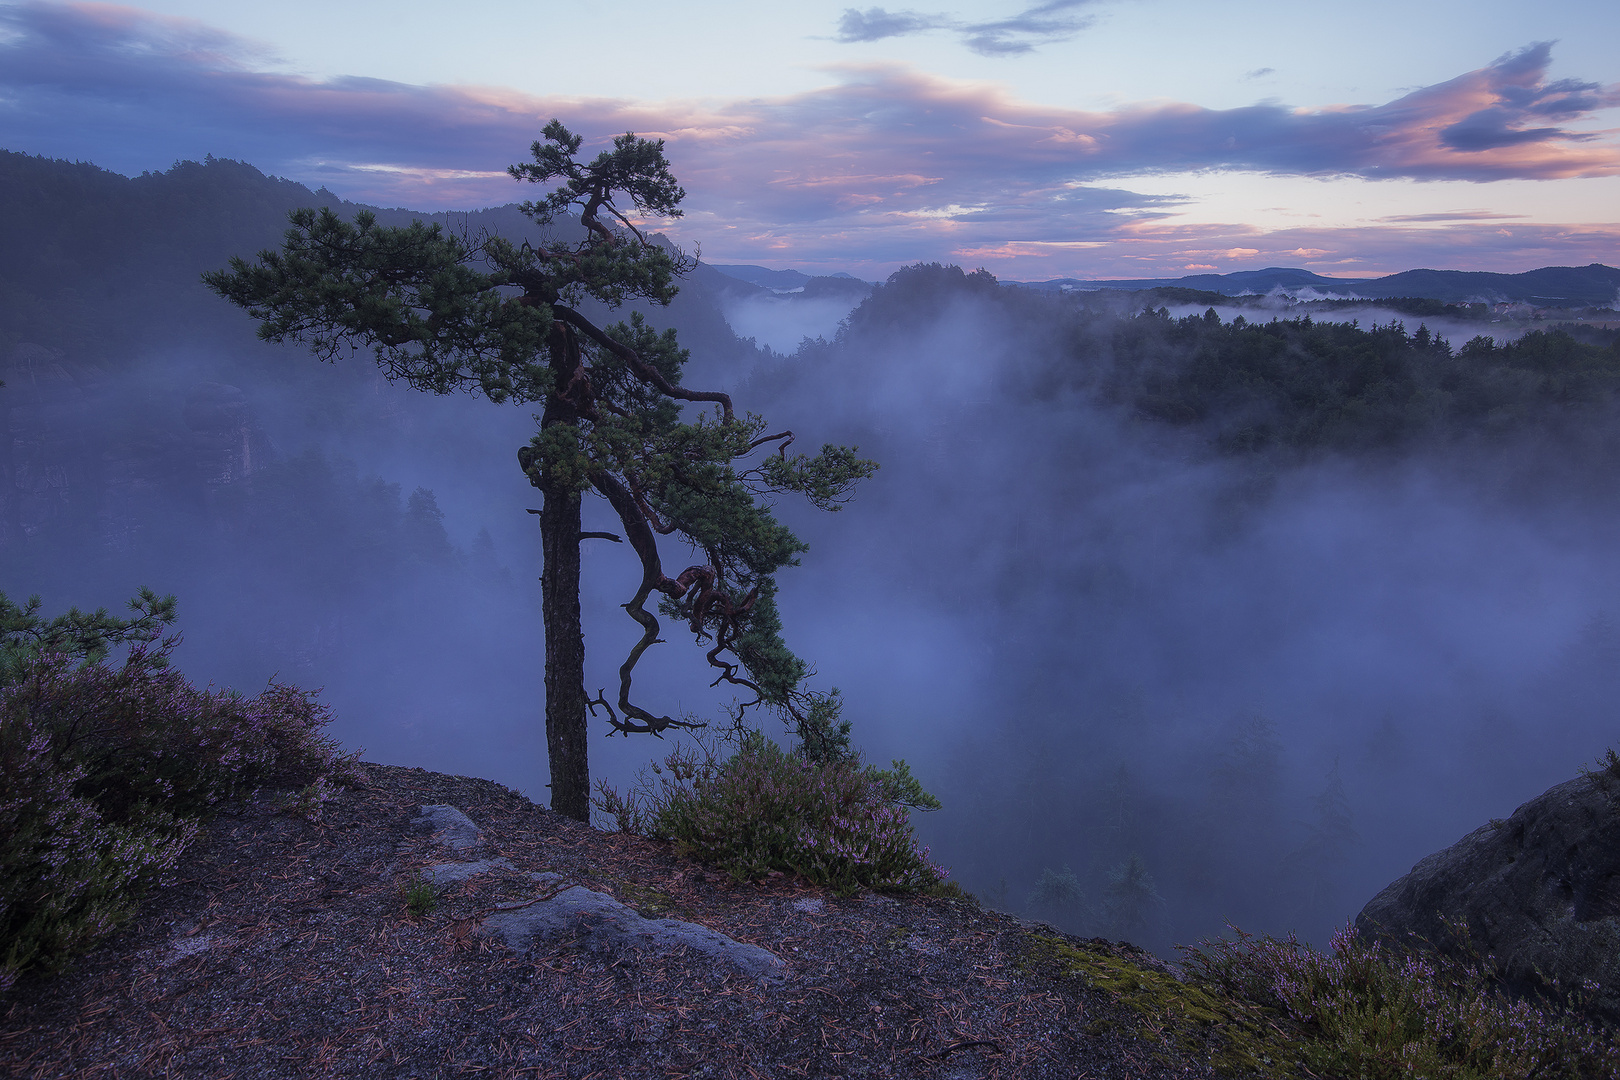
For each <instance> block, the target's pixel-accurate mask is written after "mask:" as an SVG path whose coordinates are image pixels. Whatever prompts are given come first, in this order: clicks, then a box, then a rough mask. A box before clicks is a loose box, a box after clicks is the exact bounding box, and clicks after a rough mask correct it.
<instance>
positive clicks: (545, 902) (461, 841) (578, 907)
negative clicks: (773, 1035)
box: [411, 803, 821, 981]
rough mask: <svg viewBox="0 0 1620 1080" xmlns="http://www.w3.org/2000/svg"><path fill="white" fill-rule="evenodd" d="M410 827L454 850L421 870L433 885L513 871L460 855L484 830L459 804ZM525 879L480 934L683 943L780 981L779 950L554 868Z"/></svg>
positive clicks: (475, 845)
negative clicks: (638, 905)
mask: <svg viewBox="0 0 1620 1080" xmlns="http://www.w3.org/2000/svg"><path fill="white" fill-rule="evenodd" d="M411 825H412V827H413V828H416V829H418V830H421V831H423V832H430V833H432V834H433V840H434V842H435V843H437V844H438V845H439V846H441V847H443V848H446V849H448V850H449V851H451V852H452V853H454V854H455V855H457V856H460V858H458V859H457V860H455V861H453V862H442V863H435V864H434V865H432V866H429V867H427V868H426V869H424V870H423V871H422V876H423V877H424V878H426V879H427V880H428V881H431V882H432V883H433V884H435V885H439V886H444V885H450V884H453V883H455V882H459V881H465V880H467V879H468V878H470V877H476V876H477V875H479V874H486V873H490V872H492V871H495V870H513V869H515V867H514V866H513V865H512V863H511V862H510V861H509V860H507V859H505V858H483V859H469V858H467V856H473V855H478V854H480V853H481V852H482V851H483V849H484V847H485V843H484V834H483V831H482V830H481V829H479V828H478V825H477V824H476V823H475V822H474V821H473V820H472V818H470V817H468V816H467V815H466V814H465V813H464V812H463V811H462V810H461V809H459V808H458V807H455V806H451V805H449V804H446V803H431V804H427V805H424V806H423V807H422V808H421V810H420V811H419V812H418V813H417V815H416V817H414V818H412V819H411ZM529 878H530V879H531V880H532V881H533V882H534V883H535V888H536V896H535V898H534V899H533V900H526V901H520V902H517V903H508V904H502V905H500V906H499V907H498V908H497V909H496V910H495V911H494V912H493V913H490V914H488V915H487V917H485V918H483V919H482V921H481V922H480V923H479V925H478V929H477V933H478V934H479V935H480V936H482V937H498V938H500V939H501V940H502V941H504V942H505V943H506V944H507V946H508V947H510V948H512V949H515V950H517V951H519V952H526V951H528V950H529V949H530V948H531V947H533V945H534V944H535V943H536V942H540V941H551V940H555V939H558V938H563V939H567V940H572V941H577V942H579V943H580V944H582V945H584V946H586V947H588V948H592V949H597V950H600V951H603V952H607V953H619V952H623V951H625V950H643V949H645V950H651V951H656V952H673V951H675V950H679V949H689V950H691V951H692V952H695V953H697V954H699V955H701V956H706V957H708V958H709V959H710V960H713V961H715V962H716V963H719V964H724V965H727V966H729V967H732V968H735V969H736V970H738V971H740V972H742V973H743V974H744V975H747V976H749V977H750V978H754V979H761V980H765V981H774V980H777V979H780V978H781V977H782V976H783V973H784V972H785V970H786V968H787V965H786V964H784V963H783V962H782V960H781V959H780V958H779V957H778V956H776V955H775V954H774V953H772V952H770V951H768V950H766V949H762V948H760V947H759V946H758V945H749V944H746V943H744V942H741V941H736V940H734V939H733V938H729V937H727V936H726V935H724V934H722V933H720V932H718V931H716V930H711V929H709V928H708V927H706V926H700V925H698V924H697V923H690V922H684V921H682V920H680V919H648V918H644V917H642V916H641V915H640V914H639V913H638V912H636V911H634V910H632V909H631V908H629V907H627V906H625V905H624V904H621V903H620V902H619V901H617V900H615V899H614V898H613V897H611V896H609V895H607V894H606V893H601V892H597V891H595V890H593V889H587V888H585V887H584V886H583V885H576V884H574V883H573V882H571V881H568V880H567V879H566V878H564V877H563V876H562V875H561V874H556V873H551V872H541V873H531V874H529ZM820 903H821V901H819V900H817V901H816V904H817V905H819V904H820ZM817 910H819V907H818V908H817Z"/></svg>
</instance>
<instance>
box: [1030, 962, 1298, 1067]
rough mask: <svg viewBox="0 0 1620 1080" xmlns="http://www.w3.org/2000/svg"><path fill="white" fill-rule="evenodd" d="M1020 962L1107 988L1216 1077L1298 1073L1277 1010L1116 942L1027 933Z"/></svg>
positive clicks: (1143, 1023)
mask: <svg viewBox="0 0 1620 1080" xmlns="http://www.w3.org/2000/svg"><path fill="white" fill-rule="evenodd" d="M1145 959H1146V957H1145V955H1144V960H1145ZM1021 965H1022V966H1023V968H1024V969H1025V971H1026V972H1028V973H1029V974H1039V975H1044V976H1048V977H1053V976H1055V977H1058V978H1061V979H1066V980H1074V981H1077V982H1079V983H1080V984H1081V986H1082V987H1083V988H1084V989H1086V990H1091V991H1093V992H1097V993H1101V994H1104V995H1106V996H1107V997H1108V999H1109V1000H1110V1001H1111V1002H1113V1003H1114V1004H1115V1005H1117V1006H1119V1007H1120V1008H1121V1009H1122V1010H1125V1015H1128V1016H1129V1018H1130V1023H1131V1026H1132V1027H1133V1028H1134V1029H1136V1030H1137V1031H1139V1032H1142V1033H1152V1034H1153V1035H1156V1036H1157V1037H1158V1038H1159V1039H1160V1041H1161V1042H1162V1043H1163V1044H1164V1045H1165V1046H1166V1047H1167V1048H1169V1049H1173V1050H1174V1051H1176V1052H1178V1053H1180V1054H1182V1055H1186V1056H1189V1057H1193V1058H1195V1059H1197V1060H1202V1061H1207V1062H1209V1063H1210V1064H1211V1065H1213V1066H1214V1067H1215V1069H1216V1070H1217V1071H1218V1072H1220V1073H1221V1074H1222V1075H1223V1076H1233V1077H1268V1078H1269V1077H1277V1078H1282V1077H1293V1076H1299V1075H1301V1072H1300V1070H1299V1067H1298V1066H1299V1063H1300V1059H1301V1053H1300V1051H1301V1043H1300V1041H1299V1039H1298V1037H1297V1036H1296V1035H1294V1034H1292V1033H1290V1032H1289V1031H1288V1030H1287V1029H1286V1026H1285V1022H1283V1021H1281V1020H1280V1018H1279V1017H1277V1016H1275V1015H1273V1014H1271V1013H1270V1012H1269V1011H1268V1010H1265V1009H1262V1008H1260V1007H1258V1006H1255V1005H1251V1004H1248V1003H1246V1002H1242V1001H1237V1000H1234V999H1233V998H1230V997H1227V996H1225V995H1223V994H1221V993H1219V992H1218V991H1211V990H1210V989H1208V988H1205V987H1201V986H1196V985H1193V984H1190V983H1185V982H1182V981H1181V980H1180V979H1177V978H1176V977H1175V976H1174V975H1171V974H1170V973H1169V972H1166V971H1161V970H1158V969H1156V968H1154V967H1151V966H1148V965H1147V964H1146V963H1139V962H1136V961H1134V960H1132V959H1131V957H1130V956H1129V955H1128V954H1127V953H1126V952H1125V951H1124V950H1121V949H1120V948H1119V947H1118V946H1114V945H1110V944H1109V943H1106V942H1100V941H1099V942H1094V943H1088V944H1077V943H1075V942H1073V941H1070V940H1067V939H1065V938H1062V937H1058V936H1057V935H1053V934H1032V935H1030V936H1029V938H1028V942H1027V947H1026V950H1025V952H1024V955H1023V958H1022V961H1021ZM1119 1023H1120V1019H1118V1018H1115V1017H1110V1016H1107V1015H1101V1016H1097V1017H1094V1018H1093V1020H1092V1028H1093V1030H1094V1031H1097V1030H1107V1029H1110V1028H1112V1027H1115V1026H1118V1024H1119Z"/></svg>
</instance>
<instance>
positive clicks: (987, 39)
mask: <svg viewBox="0 0 1620 1080" xmlns="http://www.w3.org/2000/svg"><path fill="white" fill-rule="evenodd" d="M1090 3H1091V0H1049V2H1048V3H1045V4H1036V5H1035V6H1034V7H1029V8H1025V9H1024V10H1023V11H1020V12H1018V13H1017V14H1016V15H1012V16H1009V17H1008V18H1005V19H992V20H989V21H985V22H972V21H968V20H963V19H958V18H956V17H955V16H952V15H946V14H924V13H922V12H916V11H889V10H887V9H885V8H880V7H873V8H867V9H866V10H865V11H861V10H860V9H858V8H845V9H844V13H843V15H841V16H840V17H839V19H838V34H837V37H836V40H838V41H843V42H850V43H853V42H862V41H882V40H883V39H884V38H892V37H905V36H907V35H910V34H922V33H926V32H928V31H930V30H948V31H951V32H952V33H955V34H956V35H958V36H959V37H960V38H961V41H962V44H964V45H966V46H967V47H968V48H969V49H972V50H973V51H974V52H976V53H979V54H980V55H981V56H1016V55H1018V54H1020V53H1027V52H1033V51H1034V50H1035V48H1036V47H1037V46H1039V45H1045V44H1048V43H1050V42H1054V41H1063V40H1066V39H1068V38H1071V37H1073V36H1074V35H1075V34H1077V33H1079V32H1080V31H1081V30H1083V29H1085V28H1086V27H1087V26H1088V25H1090V23H1091V21H1092V20H1091V18H1090V17H1089V16H1086V15H1082V14H1080V13H1079V11H1078V9H1080V8H1082V7H1085V6H1087V5H1088V4H1090Z"/></svg>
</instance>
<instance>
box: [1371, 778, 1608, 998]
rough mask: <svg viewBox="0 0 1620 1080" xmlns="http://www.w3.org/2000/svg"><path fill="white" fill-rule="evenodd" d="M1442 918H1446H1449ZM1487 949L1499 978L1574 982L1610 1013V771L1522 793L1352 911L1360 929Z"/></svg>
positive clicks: (1444, 947) (1535, 986) (1517, 982)
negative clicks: (1501, 814)
mask: <svg viewBox="0 0 1620 1080" xmlns="http://www.w3.org/2000/svg"><path fill="white" fill-rule="evenodd" d="M1448 922H1449V923H1450V925H1448ZM1452 926H1456V927H1459V928H1460V927H1466V929H1467V937H1468V938H1469V939H1471V944H1472V948H1473V949H1474V950H1477V952H1478V953H1480V954H1483V955H1485V956H1488V957H1490V958H1492V960H1493V962H1494V965H1495V967H1496V969H1497V972H1498V974H1499V975H1500V976H1501V978H1502V980H1503V982H1504V984H1505V985H1506V986H1507V987H1508V988H1509V989H1510V990H1513V991H1516V992H1520V993H1534V992H1537V991H1539V990H1541V989H1543V988H1545V987H1546V984H1547V983H1548V982H1549V981H1550V982H1551V983H1552V984H1553V987H1554V988H1556V989H1561V990H1562V991H1572V990H1584V993H1586V994H1589V995H1590V999H1589V1006H1588V1008H1589V1011H1590V1012H1591V1013H1592V1014H1593V1015H1594V1016H1596V1017H1598V1018H1601V1019H1603V1020H1606V1021H1607V1022H1609V1023H1620V775H1617V770H1615V769H1605V770H1602V771H1599V772H1594V773H1591V774H1589V775H1586V776H1582V777H1580V778H1579V779H1576V780H1571V781H1569V782H1568V783H1564V784H1559V785H1558V786H1557V787H1555V788H1552V789H1551V790H1549V791H1547V792H1545V793H1543V794H1542V795H1540V796H1538V797H1537V798H1534V799H1531V800H1530V801H1529V802H1527V803H1525V804H1524V805H1523V806H1521V807H1519V808H1518V809H1517V810H1515V811H1514V812H1513V816H1512V817H1509V818H1507V819H1506V820H1496V821H1492V822H1491V823H1490V824H1488V825H1485V826H1482V827H1481V828H1478V829H1475V830H1474V831H1473V832H1471V833H1469V834H1468V835H1467V836H1465V837H1463V838H1462V839H1461V840H1459V841H1458V842H1457V843H1455V844H1453V845H1452V846H1451V847H1449V848H1446V849H1445V850H1444V851H1440V852H1437V853H1435V854H1433V855H1430V856H1429V857H1428V858H1426V859H1424V860H1423V861H1422V862H1420V863H1418V864H1417V865H1416V866H1414V867H1413V868H1412V872H1411V873H1409V874H1407V875H1406V876H1405V877H1403V878H1401V879H1400V880H1398V881H1396V882H1394V883H1393V884H1391V885H1390V886H1389V887H1388V888H1386V889H1384V891H1383V892H1381V893H1379V894H1378V895H1377V896H1376V897H1374V898H1373V900H1372V902H1371V903H1369V904H1368V905H1367V906H1366V907H1365V908H1363V909H1362V912H1361V914H1360V915H1359V916H1357V918H1356V930H1357V931H1358V932H1359V933H1361V934H1363V935H1367V936H1374V937H1378V938H1382V939H1384V940H1386V941H1389V942H1392V943H1395V944H1398V945H1402V946H1410V947H1417V948H1432V949H1437V950H1439V951H1440V952H1443V953H1446V954H1448V955H1452V956H1454V957H1457V958H1459V959H1463V958H1465V957H1464V956H1463V954H1464V952H1465V951H1466V946H1465V943H1464V942H1462V941H1460V940H1459V938H1458V935H1457V934H1455V933H1453V931H1452Z"/></svg>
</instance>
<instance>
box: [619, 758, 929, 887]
mask: <svg viewBox="0 0 1620 1080" xmlns="http://www.w3.org/2000/svg"><path fill="white" fill-rule="evenodd" d="M654 771H655V772H656V773H657V775H658V777H659V779H658V782H657V784H656V786H654V785H652V784H646V783H644V784H643V785H642V786H641V788H640V790H639V791H633V792H631V794H630V795H628V796H623V797H621V796H620V795H619V794H618V793H617V792H615V791H613V790H612V789H611V788H608V787H606V786H605V785H599V787H598V792H599V794H598V798H597V801H596V805H597V808H598V809H599V810H601V811H603V812H604V813H606V814H608V815H610V816H611V817H613V818H614V819H615V820H616V821H617V823H618V825H619V827H620V828H621V829H629V830H632V831H640V832H645V833H648V834H650V835H653V836H662V837H668V838H671V839H673V840H675V841H676V842H677V843H678V844H680V845H681V847H682V848H684V849H685V850H686V851H687V852H688V853H690V854H691V855H693V856H695V857H696V858H698V859H700V860H702V861H704V862H707V863H710V864H713V865H715V866H718V867H720V868H721V869H722V870H724V871H726V872H727V873H728V874H730V875H731V876H732V877H733V878H734V879H735V880H737V881H751V880H757V879H759V878H762V877H764V876H765V875H766V874H768V873H770V872H771V871H773V870H775V871H781V872H791V873H797V874H800V875H802V876H803V877H805V878H806V879H807V880H809V881H811V882H812V883H815V884H818V885H827V886H830V887H832V888H833V889H835V890H837V891H838V892H839V893H841V894H845V895H847V894H849V893H853V892H855V891H857V890H859V889H862V888H868V889H888V890H900V891H909V890H919V889H929V888H932V887H935V886H937V885H938V884H939V883H940V882H941V881H942V880H943V879H944V877H945V876H946V871H945V870H944V869H942V868H940V867H938V866H935V865H933V864H932V863H930V862H929V861H928V849H926V848H919V847H918V846H917V842H916V837H915V835H914V834H913V832H912V829H911V818H910V811H909V809H908V806H909V805H913V804H916V805H928V804H932V805H933V806H938V803H937V802H935V801H934V800H933V798H932V796H929V795H928V794H927V793H926V792H924V791H922V789H921V788H920V787H919V786H917V782H916V780H915V779H914V778H913V777H912V776H911V773H910V772H909V770H908V769H907V768H906V766H905V763H904V762H899V761H897V762H895V763H894V768H893V769H892V770H880V769H874V768H872V767H870V766H866V765H863V764H861V762H860V761H859V759H857V758H855V757H853V756H848V755H845V756H840V757H833V758H829V759H824V760H819V761H812V760H807V759H806V758H805V757H803V756H800V755H799V754H796V753H790V752H788V751H786V750H783V749H782V748H781V747H779V746H777V745H776V744H775V743H773V742H771V741H770V740H768V739H766V738H765V737H764V735H762V734H760V733H759V732H749V733H746V734H744V735H743V736H742V737H741V739H740V741H739V743H738V746H737V750H736V752H735V753H734V754H732V755H731V756H729V757H724V758H722V757H721V756H720V754H719V753H718V752H717V750H716V749H715V748H714V746H712V745H709V744H703V743H699V744H698V745H697V746H696V747H685V748H681V749H677V750H676V751H674V752H673V753H671V754H670V755H669V756H668V757H667V758H666V759H665V761H664V764H663V765H662V766H661V767H659V766H655V767H654ZM903 800H909V801H903Z"/></svg>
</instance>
